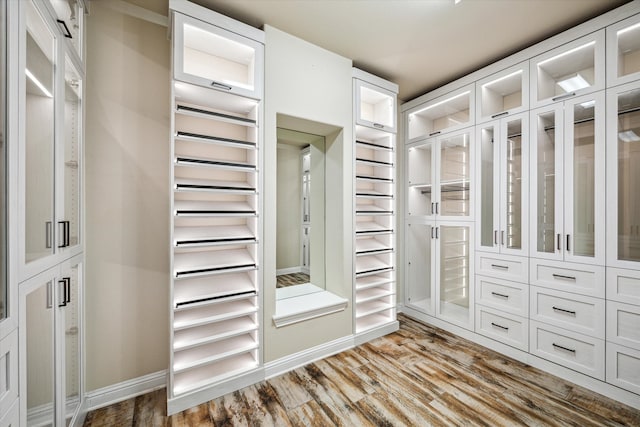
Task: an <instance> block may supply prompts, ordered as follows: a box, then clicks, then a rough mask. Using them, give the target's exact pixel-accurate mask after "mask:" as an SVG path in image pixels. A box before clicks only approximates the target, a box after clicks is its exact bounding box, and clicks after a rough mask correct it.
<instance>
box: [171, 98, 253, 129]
mask: <svg viewBox="0 0 640 427" xmlns="http://www.w3.org/2000/svg"><path fill="white" fill-rule="evenodd" d="M175 112H176V114H184V115H187V116H192V117H199V118H204V119H213V120H218V121H222V122H227V123H233V124H239V125H244V126H255V125H256V121H255V119H250V118H247V117H242V116H235V115H232V114H228V113H226V112H222V111H215V110H212V109H206V108H202V107H200V106H197V107H196V106H193V105H187V104H184V103H180V104H177V105H176V111H175Z"/></svg>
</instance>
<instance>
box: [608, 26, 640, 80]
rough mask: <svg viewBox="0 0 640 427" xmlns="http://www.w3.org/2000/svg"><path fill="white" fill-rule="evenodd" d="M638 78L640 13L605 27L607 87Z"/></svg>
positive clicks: (639, 76) (639, 68) (639, 66)
mask: <svg viewBox="0 0 640 427" xmlns="http://www.w3.org/2000/svg"><path fill="white" fill-rule="evenodd" d="M638 79H640V14H637V15H634V16H632V17H630V18H627V19H624V20H622V21H620V22H617V23H615V24H613V25H610V26H609V27H607V87H612V86H617V85H619V84H623V83H629V82H631V81H633V80H638Z"/></svg>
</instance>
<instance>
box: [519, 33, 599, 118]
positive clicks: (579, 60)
mask: <svg viewBox="0 0 640 427" xmlns="http://www.w3.org/2000/svg"><path fill="white" fill-rule="evenodd" d="M604 43H605V37H604V30H600V31H596V32H594V33H592V34H589V35H587V36H585V37H581V38H579V39H577V40H574V41H572V42H569V43H566V44H564V45H562V46H559V47H557V48H555V49H552V50H550V51H548V52H545V53H543V54H542V55H539V56H537V57H535V58H532V59H531V61H530V66H531V108H538V107H541V106H543V105H547V104H550V103H553V102H559V101H564V100H567V99H570V98H572V97H576V96H580V95H583V94H586V93H591V92H595V91H598V90H601V89H604V86H605V76H604V74H605V67H604Z"/></svg>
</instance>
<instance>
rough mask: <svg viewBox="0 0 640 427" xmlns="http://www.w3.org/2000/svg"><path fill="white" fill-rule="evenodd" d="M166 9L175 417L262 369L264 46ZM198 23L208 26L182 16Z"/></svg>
mask: <svg viewBox="0 0 640 427" xmlns="http://www.w3.org/2000/svg"><path fill="white" fill-rule="evenodd" d="M170 6H171V9H172V10H171V13H172V22H173V58H174V69H173V70H174V77H175V80H173V81H172V94H173V102H172V105H173V112H172V141H171V142H172V162H171V180H172V188H171V191H172V202H171V224H172V233H171V249H172V250H171V273H172V281H171V284H172V286H171V290H172V291H171V299H170V304H171V317H170V319H171V325H172V328H171V353H170V355H171V357H170V374H169V386H168V393H167V394H168V401H169V412H170V413H173V412H175V411H178V410H182V409H185V408H187V407H189V406H193V405H194V404H197V403H200V402H201V401H206V400H209V399H211V398H213V397H215V396H216V395H219V394H221V393H223V392H228V391H229V390H232V389H236V388H238V387H241V386H242V385H243V384H244V383H243V382H242V381H243V380H241V378H242V377H243V376H244V377H245V378H246V377H248V376H251V375H255V374H256V372H258V368H259V366H260V365H261V350H260V336H261V333H260V321H259V319H260V316H259V313H260V303H259V300H258V295H259V291H260V280H259V274H258V269H259V267H260V264H261V255H260V254H261V251H260V244H261V243H260V237H261V226H260V221H259V220H258V218H259V215H260V210H261V206H262V204H261V202H260V200H259V194H260V187H261V182H262V179H261V177H260V172H261V160H260V159H261V155H260V150H261V144H262V136H261V135H262V133H261V132H260V126H261V118H262V111H261V107H262V103H261V101H260V98H261V96H262V94H261V88H262V68H263V65H262V56H263V44H262V43H263V35H262V32H257V30H255V29H249V27H247V28H248V30H247V31H249V35H252V36H255V34H256V32H257V33H258V36H259V37H258V40H255V39H252V38H249V37H245V36H243V35H240V34H239V33H238V30H239V27H237V23H235V21H233V22H234V28H233V30H234V32H230V29H229V28H223V27H221V26H220V25H222V26H224V25H225V24H228V18H226V17H222V16H221V15H218V14H217V13H215V12H212V11H210V10H208V9H204V8H200V7H199V6H195V5H193V4H191V3H188V2H184V1H171V5H170ZM194 8H196V9H197V10H195V9H194ZM196 12H198V13H197V14H198V16H200V17H201V19H205V20H207V21H208V22H203V21H200V20H197V19H193V18H191V17H189V16H186V15H184V14H185V13H186V14H188V13H191V14H193V13H196ZM243 28H244V27H243ZM203 55H204V56H203ZM232 65H233V66H232ZM212 82H213V83H212ZM232 381H233V382H234V383H233V384H231V382H232ZM252 382H255V381H252Z"/></svg>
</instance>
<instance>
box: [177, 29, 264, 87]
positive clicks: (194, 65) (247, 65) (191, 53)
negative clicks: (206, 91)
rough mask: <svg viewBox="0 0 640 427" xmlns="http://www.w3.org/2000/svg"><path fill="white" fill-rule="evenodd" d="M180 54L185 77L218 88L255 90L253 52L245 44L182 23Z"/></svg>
mask: <svg viewBox="0 0 640 427" xmlns="http://www.w3.org/2000/svg"><path fill="white" fill-rule="evenodd" d="M209 28H214V27H209ZM219 31H220V32H223V30H219ZM183 55H184V56H183V64H182V67H183V71H184V72H185V73H187V74H191V75H194V76H199V77H202V78H204V79H208V80H213V81H214V83H218V84H221V85H231V86H239V87H242V88H245V89H249V90H253V88H254V87H253V78H254V62H255V56H256V52H255V51H254V49H253V48H252V47H250V46H247V45H246V44H242V43H239V42H237V41H235V40H231V39H229V38H227V37H224V36H222V35H220V34H216V33H214V32H213V31H207V30H205V29H203V28H200V27H199V26H196V25H191V24H184V48H183ZM214 86H215V85H214Z"/></svg>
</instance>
